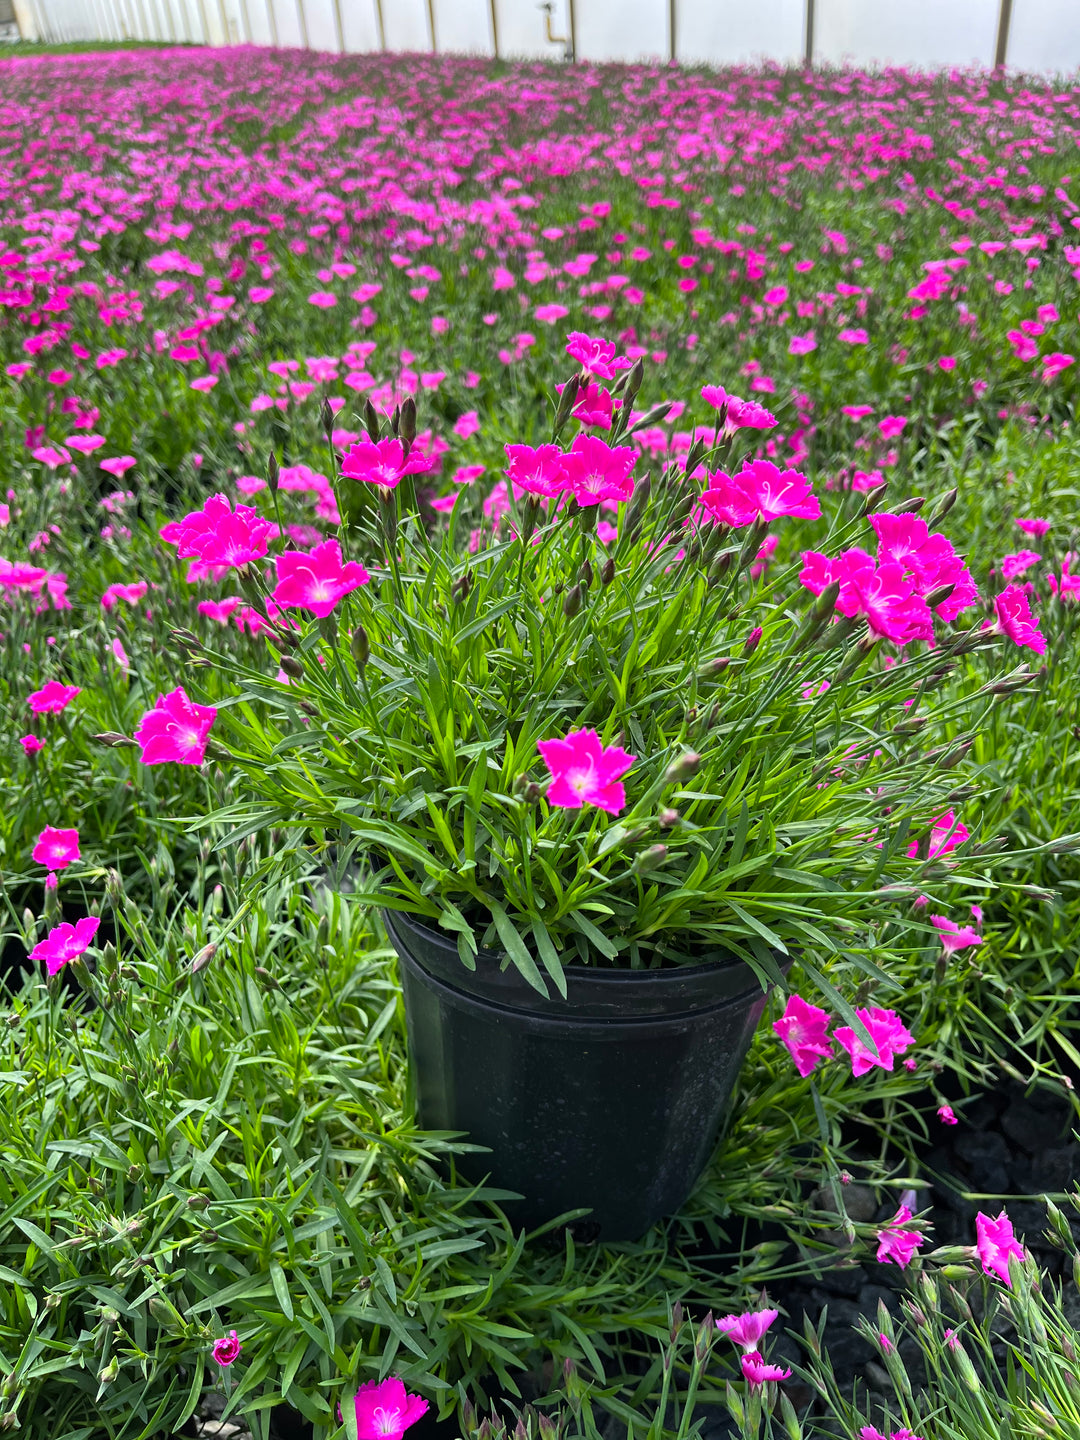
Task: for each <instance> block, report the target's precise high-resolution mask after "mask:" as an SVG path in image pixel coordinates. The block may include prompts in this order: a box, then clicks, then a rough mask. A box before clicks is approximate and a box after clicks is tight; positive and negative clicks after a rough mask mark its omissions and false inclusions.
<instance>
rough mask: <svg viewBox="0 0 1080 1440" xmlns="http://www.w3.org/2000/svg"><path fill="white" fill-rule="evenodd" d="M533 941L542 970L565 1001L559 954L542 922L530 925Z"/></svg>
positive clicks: (564, 987)
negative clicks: (549, 977) (552, 981)
mask: <svg viewBox="0 0 1080 1440" xmlns="http://www.w3.org/2000/svg"><path fill="white" fill-rule="evenodd" d="M532 935H533V939H534V940H535V941H536V948H537V950H538V952H539V954H540V959H541V961H542V962H543V966H544V969H545V970H546V971H547V973H548V974H549V975H550V976H551V978H552V980H554V981H555V988H556V989H557V990H558V992H559V994H560V995H561V996H562V998H563V999H564V1000H565V999H566V972H565V971H564V970H563V967H562V961H561V960H560V959H559V952H558V951H557V950H556V949H555V946H554V944H553V943H552V939H551V936H550V935H549V934H548V932H547V926H546V925H545V924H544V922H543V921H542V920H534V921H533V925H532Z"/></svg>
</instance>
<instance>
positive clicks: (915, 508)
mask: <svg viewBox="0 0 1080 1440" xmlns="http://www.w3.org/2000/svg"><path fill="white" fill-rule="evenodd" d="M925 504H926V496H925V495H913V496H912V497H911V499H910V500H905V501H904V503H903V504H902V505H901V506H899V507H898V508H897V511H896V513H897V515H917V514H918V513H919V511H920V510H921V509H922V507H923V506H924V505H925Z"/></svg>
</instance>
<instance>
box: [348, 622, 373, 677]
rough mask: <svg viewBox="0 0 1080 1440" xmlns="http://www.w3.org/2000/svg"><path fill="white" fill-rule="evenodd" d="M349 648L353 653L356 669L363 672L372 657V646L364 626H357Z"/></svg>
mask: <svg viewBox="0 0 1080 1440" xmlns="http://www.w3.org/2000/svg"><path fill="white" fill-rule="evenodd" d="M349 648H350V650H351V651H352V658H353V660H354V661H355V662H356V668H357V669H358V670H362V669H363V668H364V666H365V665H366V664H367V662H368V659H369V658H370V655H371V645H370V643H369V641H368V634H367V631H366V630H365V629H364V627H363V625H357V627H356V629H355V630H354V631H353V633H352V641H351V643H350V646H349Z"/></svg>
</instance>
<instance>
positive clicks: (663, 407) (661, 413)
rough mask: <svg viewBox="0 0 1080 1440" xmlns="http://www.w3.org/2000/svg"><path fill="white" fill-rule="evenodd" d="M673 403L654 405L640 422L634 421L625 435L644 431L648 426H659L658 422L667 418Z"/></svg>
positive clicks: (666, 402)
mask: <svg viewBox="0 0 1080 1440" xmlns="http://www.w3.org/2000/svg"><path fill="white" fill-rule="evenodd" d="M673 403H674V402H673V401H671V400H663V401H661V403H660V404H659V405H654V406H653V407H652V409H651V410H646V412H645V414H644V415H642V417H641V418H640V420H635V421H634V423H633V425H631V426H630V428H629V430H627V432H626V433H627V435H633V434H634V432H635V430H645V429H647V428H648V426H650V425H659V424H660V421H661V420H664V419H665V418H666V417H667V413H668V411H669V410H670V409H671V406H672V404H673Z"/></svg>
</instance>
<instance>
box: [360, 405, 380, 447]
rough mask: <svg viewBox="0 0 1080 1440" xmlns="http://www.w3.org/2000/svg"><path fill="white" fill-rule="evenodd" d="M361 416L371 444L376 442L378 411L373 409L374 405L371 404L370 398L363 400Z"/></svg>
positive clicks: (377, 437)
mask: <svg viewBox="0 0 1080 1440" xmlns="http://www.w3.org/2000/svg"><path fill="white" fill-rule="evenodd" d="M362 416H363V421H364V429H365V430H366V431H367V433H368V439H369V440H370V441H371V443H372V444H373V445H375V444H378V440H379V416H378V412H377V411H376V409H375V406H374V405H372V403H371V401H370V400H365V401H364V409H363V412H362Z"/></svg>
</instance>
